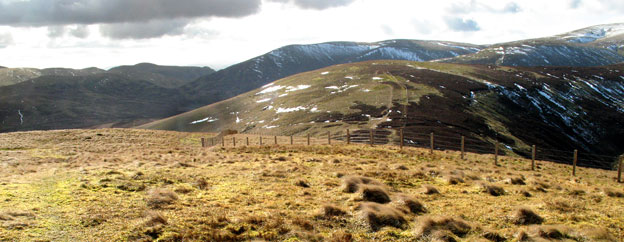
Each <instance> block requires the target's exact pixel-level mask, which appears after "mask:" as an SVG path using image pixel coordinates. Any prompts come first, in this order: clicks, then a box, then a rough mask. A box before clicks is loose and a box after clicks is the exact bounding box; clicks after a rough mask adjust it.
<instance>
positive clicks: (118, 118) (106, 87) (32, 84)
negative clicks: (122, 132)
mask: <svg viewBox="0 0 624 242" xmlns="http://www.w3.org/2000/svg"><path fill="white" fill-rule="evenodd" d="M181 96H182V95H181V94H180V93H178V92H177V91H176V90H173V89H167V88H163V87H159V86H156V85H154V84H152V83H150V82H147V81H142V80H131V79H127V78H126V77H124V76H120V75H114V74H104V73H103V74H97V75H90V76H76V77H67V76H42V77H39V78H35V79H33V80H31V81H26V82H22V83H19V84H15V85H11V86H7V87H3V88H0V118H1V120H2V123H1V125H0V132H7V131H17V130H36V129H43V130H45V129H63V128H80V127H91V126H95V125H102V124H106V123H121V124H123V123H124V122H132V121H135V120H139V121H140V120H150V119H157V118H161V117H167V116H169V115H174V114H176V113H178V112H179V111H178V110H177V107H178V105H179V103H180V102H181V100H180V97H181Z"/></svg>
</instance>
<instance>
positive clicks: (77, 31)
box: [48, 25, 89, 39]
mask: <svg viewBox="0 0 624 242" xmlns="http://www.w3.org/2000/svg"><path fill="white" fill-rule="evenodd" d="M68 33H69V34H70V35H71V36H73V37H76V38H80V39H84V38H86V37H87V36H89V28H88V27H87V26H86V25H76V26H65V25H53V26H48V37H50V38H52V39H54V38H60V37H65V36H66V35H67V34H68Z"/></svg>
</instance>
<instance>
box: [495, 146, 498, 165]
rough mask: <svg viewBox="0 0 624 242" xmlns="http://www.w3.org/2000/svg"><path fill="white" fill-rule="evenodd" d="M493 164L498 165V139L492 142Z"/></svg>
mask: <svg viewBox="0 0 624 242" xmlns="http://www.w3.org/2000/svg"><path fill="white" fill-rule="evenodd" d="M494 165H495V166H498V141H496V143H494Z"/></svg>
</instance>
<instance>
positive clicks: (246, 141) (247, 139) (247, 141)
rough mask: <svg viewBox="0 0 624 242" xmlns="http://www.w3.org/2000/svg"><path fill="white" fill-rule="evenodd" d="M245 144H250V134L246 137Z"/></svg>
mask: <svg viewBox="0 0 624 242" xmlns="http://www.w3.org/2000/svg"><path fill="white" fill-rule="evenodd" d="M245 144H246V145H247V146H249V136H247V137H245Z"/></svg>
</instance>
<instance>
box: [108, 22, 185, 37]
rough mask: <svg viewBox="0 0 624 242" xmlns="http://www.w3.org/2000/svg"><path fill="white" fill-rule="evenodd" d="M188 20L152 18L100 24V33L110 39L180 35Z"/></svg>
mask: <svg viewBox="0 0 624 242" xmlns="http://www.w3.org/2000/svg"><path fill="white" fill-rule="evenodd" d="M187 24H188V20H184V19H182V20H152V21H148V22H145V23H119V24H102V25H100V32H101V33H102V35H104V36H106V37H109V38H112V39H149V38H156V37H161V36H165V35H180V34H182V33H183V32H184V27H186V25H187Z"/></svg>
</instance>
